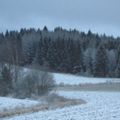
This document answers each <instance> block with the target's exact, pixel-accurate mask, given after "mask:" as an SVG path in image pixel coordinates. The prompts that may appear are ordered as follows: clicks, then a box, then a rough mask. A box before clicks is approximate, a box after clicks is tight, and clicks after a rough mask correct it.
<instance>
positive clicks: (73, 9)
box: [0, 0, 120, 36]
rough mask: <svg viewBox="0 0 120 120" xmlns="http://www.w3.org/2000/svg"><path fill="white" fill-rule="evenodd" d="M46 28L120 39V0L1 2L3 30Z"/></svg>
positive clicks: (0, 21) (0, 20) (0, 29)
mask: <svg viewBox="0 0 120 120" xmlns="http://www.w3.org/2000/svg"><path fill="white" fill-rule="evenodd" d="M44 25H46V26H47V27H48V28H49V29H51V30H52V29H53V28H54V27H56V26H62V27H63V28H67V29H69V28H76V29H78V30H82V31H88V30H89V29H91V30H92V31H93V32H96V33H99V34H101V33H106V34H107V35H114V36H120V0H0V31H5V30H6V29H8V30H13V29H15V30H16V29H17V30H19V29H20V28H22V27H27V28H29V27H35V28H39V27H40V28H43V26H44Z"/></svg>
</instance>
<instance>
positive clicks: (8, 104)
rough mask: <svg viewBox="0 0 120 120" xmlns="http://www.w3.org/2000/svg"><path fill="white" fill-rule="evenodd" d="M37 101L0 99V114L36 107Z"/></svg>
mask: <svg viewBox="0 0 120 120" xmlns="http://www.w3.org/2000/svg"><path fill="white" fill-rule="evenodd" d="M38 103H39V102H38V101H32V100H26V99H14V98H7V97H0V112H2V111H6V110H12V109H15V108H26V107H30V106H33V105H37V104H38Z"/></svg>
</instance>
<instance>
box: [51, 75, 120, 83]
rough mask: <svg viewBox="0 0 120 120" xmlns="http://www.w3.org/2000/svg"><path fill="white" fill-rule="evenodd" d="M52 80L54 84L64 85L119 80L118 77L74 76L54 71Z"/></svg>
mask: <svg viewBox="0 0 120 120" xmlns="http://www.w3.org/2000/svg"><path fill="white" fill-rule="evenodd" d="M53 76H54V80H55V81H56V84H58V85H59V84H61V83H64V84H65V85H66V84H67V85H79V84H98V83H114V82H120V79H117V78H90V77H82V76H75V75H69V74H60V73H54V74H53Z"/></svg>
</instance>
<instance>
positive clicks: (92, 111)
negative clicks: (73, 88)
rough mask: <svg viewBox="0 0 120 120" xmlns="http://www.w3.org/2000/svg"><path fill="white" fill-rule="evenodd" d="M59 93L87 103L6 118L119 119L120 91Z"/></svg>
mask: <svg viewBox="0 0 120 120" xmlns="http://www.w3.org/2000/svg"><path fill="white" fill-rule="evenodd" d="M58 94H59V95H61V96H64V97H67V98H74V99H75V98H76V99H83V100H86V101H87V104H82V105H78V106H71V107H66V108H63V109H56V110H50V111H45V112H37V113H33V114H29V115H21V116H16V117H13V118H10V119H5V120H119V119H120V93H119V92H64V91H59V92H58Z"/></svg>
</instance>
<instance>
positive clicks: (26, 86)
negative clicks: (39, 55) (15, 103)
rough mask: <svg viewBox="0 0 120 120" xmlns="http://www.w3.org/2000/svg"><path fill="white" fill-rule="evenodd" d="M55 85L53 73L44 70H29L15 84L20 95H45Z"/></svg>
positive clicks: (17, 93)
mask: <svg viewBox="0 0 120 120" xmlns="http://www.w3.org/2000/svg"><path fill="white" fill-rule="evenodd" d="M54 86H55V82H54V80H53V77H52V75H50V74H48V73H47V72H42V71H40V72H39V71H36V70H35V71H29V72H28V74H27V75H25V77H24V78H23V79H22V80H21V79H20V80H18V82H17V83H16V86H15V92H16V95H19V96H18V97H22V98H25V97H31V96H32V95H33V94H34V95H37V96H39V95H43V94H47V93H48V92H50V91H51V90H52V89H53V87H54Z"/></svg>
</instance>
